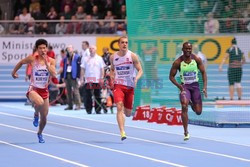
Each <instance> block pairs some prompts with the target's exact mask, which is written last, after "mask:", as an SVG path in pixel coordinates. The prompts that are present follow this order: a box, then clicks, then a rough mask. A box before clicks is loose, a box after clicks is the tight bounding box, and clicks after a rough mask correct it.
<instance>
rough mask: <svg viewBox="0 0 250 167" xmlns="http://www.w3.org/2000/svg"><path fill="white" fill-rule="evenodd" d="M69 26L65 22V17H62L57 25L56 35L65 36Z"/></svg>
mask: <svg viewBox="0 0 250 167" xmlns="http://www.w3.org/2000/svg"><path fill="white" fill-rule="evenodd" d="M66 29H67V24H66V23H65V22H64V16H61V17H60V22H59V23H57V24H56V34H65V32H66Z"/></svg>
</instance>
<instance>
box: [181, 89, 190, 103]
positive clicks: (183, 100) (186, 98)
mask: <svg viewBox="0 0 250 167" xmlns="http://www.w3.org/2000/svg"><path fill="white" fill-rule="evenodd" d="M183 88H184V91H182V92H180V95H179V96H180V97H179V98H180V101H181V103H182V104H188V103H189V100H190V99H191V92H190V90H189V85H183Z"/></svg>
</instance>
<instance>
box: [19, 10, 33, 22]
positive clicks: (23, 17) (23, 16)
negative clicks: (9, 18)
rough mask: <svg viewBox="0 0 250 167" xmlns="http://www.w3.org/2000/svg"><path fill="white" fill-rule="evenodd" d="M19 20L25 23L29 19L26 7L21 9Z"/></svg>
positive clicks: (29, 15)
mask: <svg viewBox="0 0 250 167" xmlns="http://www.w3.org/2000/svg"><path fill="white" fill-rule="evenodd" d="M19 19H20V21H21V22H23V23H27V22H28V21H30V19H31V14H30V13H29V12H28V9H27V8H26V7H24V8H23V10H22V13H21V14H20V15H19Z"/></svg>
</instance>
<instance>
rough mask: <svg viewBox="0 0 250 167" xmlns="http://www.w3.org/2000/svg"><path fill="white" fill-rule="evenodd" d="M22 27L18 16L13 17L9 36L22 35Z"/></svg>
mask: <svg viewBox="0 0 250 167" xmlns="http://www.w3.org/2000/svg"><path fill="white" fill-rule="evenodd" d="M24 28H25V27H24V25H23V23H20V20H19V16H15V18H14V22H13V23H11V24H10V26H9V33H10V34H24Z"/></svg>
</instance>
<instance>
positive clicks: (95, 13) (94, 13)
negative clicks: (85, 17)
mask: <svg viewBox="0 0 250 167" xmlns="http://www.w3.org/2000/svg"><path fill="white" fill-rule="evenodd" d="M91 16H92V19H94V20H98V19H103V15H102V14H101V13H100V12H99V9H98V6H97V5H94V6H93V8H92V13H91Z"/></svg>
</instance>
